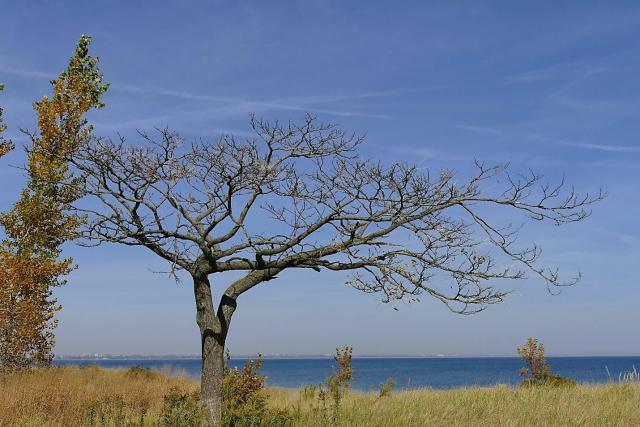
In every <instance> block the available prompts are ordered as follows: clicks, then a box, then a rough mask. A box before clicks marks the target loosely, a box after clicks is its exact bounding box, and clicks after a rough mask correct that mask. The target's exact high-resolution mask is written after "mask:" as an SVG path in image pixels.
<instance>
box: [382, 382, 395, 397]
mask: <svg viewBox="0 0 640 427" xmlns="http://www.w3.org/2000/svg"><path fill="white" fill-rule="evenodd" d="M395 386H396V380H394V379H393V378H389V379H388V380H387V382H384V383H382V384H380V391H379V392H378V397H385V396H389V395H390V394H391V392H392V391H393V388H394V387H395Z"/></svg>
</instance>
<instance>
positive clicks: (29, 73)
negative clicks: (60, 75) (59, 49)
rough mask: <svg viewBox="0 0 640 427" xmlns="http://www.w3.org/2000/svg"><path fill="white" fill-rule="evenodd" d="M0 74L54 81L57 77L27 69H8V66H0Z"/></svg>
mask: <svg viewBox="0 0 640 427" xmlns="http://www.w3.org/2000/svg"><path fill="white" fill-rule="evenodd" d="M0 74H8V75H10V76H16V77H22V78H27V79H48V80H50V79H54V78H55V77H56V76H55V74H53V73H47V72H44V71H39V70H29V69H25V68H15V67H7V66H6V65H0Z"/></svg>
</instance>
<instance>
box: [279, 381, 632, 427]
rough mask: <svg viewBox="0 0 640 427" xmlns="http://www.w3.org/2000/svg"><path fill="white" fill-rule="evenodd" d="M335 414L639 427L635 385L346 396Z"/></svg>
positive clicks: (372, 422)
mask: <svg viewBox="0 0 640 427" xmlns="http://www.w3.org/2000/svg"><path fill="white" fill-rule="evenodd" d="M270 394H271V396H270V403H271V405H272V406H273V407H278V408H287V407H292V406H295V405H300V406H301V414H302V417H301V418H300V420H299V421H298V423H299V424H298V425H305V426H320V425H322V420H321V417H318V416H317V414H316V415H314V414H313V413H312V412H310V411H309V407H310V406H311V405H312V402H309V401H303V400H301V399H300V394H299V393H294V392H292V391H290V390H282V389H276V390H270ZM341 413H342V415H341V421H342V423H341V425H344V426H640V384H610V385H593V386H587V385H580V386H577V387H561V388H548V387H527V388H509V387H506V386H496V387H488V388H469V389H457V390H412V391H402V392H396V393H393V394H392V395H391V396H389V397H384V398H378V397H377V395H375V394H371V393H351V394H350V395H349V396H348V397H347V398H346V399H345V401H344V403H343V404H342V412H341Z"/></svg>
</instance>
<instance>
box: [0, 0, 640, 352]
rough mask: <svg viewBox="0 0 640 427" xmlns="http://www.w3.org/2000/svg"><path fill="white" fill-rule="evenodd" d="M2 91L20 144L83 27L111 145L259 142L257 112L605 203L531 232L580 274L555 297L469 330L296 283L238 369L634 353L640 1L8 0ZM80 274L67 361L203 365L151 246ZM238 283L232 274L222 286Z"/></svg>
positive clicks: (1, 196)
mask: <svg viewBox="0 0 640 427" xmlns="http://www.w3.org/2000/svg"><path fill="white" fill-rule="evenodd" d="M1 22H2V25H0V81H2V82H3V83H5V85H6V90H5V92H3V93H2V95H1V96H0V105H2V106H3V107H4V108H5V109H6V112H5V114H6V121H7V123H8V124H9V126H10V129H9V132H8V133H9V135H10V136H12V137H14V139H15V140H16V142H17V143H18V144H21V143H24V142H25V141H24V139H23V138H22V137H21V136H20V134H19V132H18V131H17V129H19V128H21V127H26V128H31V129H33V128H34V126H35V122H34V113H33V111H32V109H31V103H32V102H33V101H35V100H36V99H38V98H40V97H41V96H42V95H43V94H46V93H49V92H50V87H49V85H48V79H49V78H50V77H51V76H54V75H56V74H57V73H59V72H60V71H61V70H62V69H63V68H64V67H65V65H66V61H67V59H68V57H69V56H70V54H71V52H72V50H73V46H74V44H75V42H76V40H77V38H78V37H79V35H80V34H82V33H88V34H91V35H92V36H93V37H94V43H93V44H92V52H93V53H94V54H97V55H99V56H100V57H101V58H102V65H101V67H102V70H103V71H104V74H105V76H106V80H107V81H109V82H111V83H112V87H111V90H110V91H109V93H108V94H107V95H106V96H105V101H106V103H107V108H105V109H104V110H101V111H99V112H96V113H94V114H92V115H91V120H92V122H93V123H94V124H95V128H96V132H97V133H99V134H103V135H110V134H113V133H114V132H121V133H123V134H125V135H129V136H131V137H134V135H135V130H136V129H152V128H153V127H158V126H159V127H163V126H170V127H171V128H173V129H174V130H177V131H179V132H181V133H183V134H185V135H187V136H189V137H194V138H195V137H210V136H215V135H217V134H219V133H220V132H234V133H236V134H238V135H244V134H246V132H248V123H247V122H248V121H247V118H248V114H249V113H250V112H255V113H257V114H259V115H263V116H265V117H267V118H280V119H289V118H292V119H296V118H300V117H301V115H302V114H303V112H304V111H311V112H314V113H316V114H317V115H318V116H319V117H320V118H321V119H323V120H327V121H333V122H337V123H339V124H340V125H341V126H342V127H343V128H345V129H348V130H352V131H355V132H359V133H360V132H366V133H367V142H366V145H365V146H364V148H363V150H362V154H363V155H364V156H367V157H371V158H382V159H385V160H398V161H411V162H416V163H419V164H420V165H422V166H424V167H428V168H434V169H436V170H439V169H440V168H443V167H447V168H452V169H454V170H456V171H459V172H460V173H462V174H464V173H465V171H469V170H470V168H471V166H472V164H473V160H474V158H478V159H483V160H486V161H488V162H496V163H497V162H504V161H510V162H512V164H513V168H514V169H520V170H528V169H529V168H533V169H535V170H537V171H539V172H542V173H545V174H547V175H548V176H549V177H551V178H554V177H556V178H557V177H559V176H560V175H561V174H562V173H564V174H565V175H566V177H567V180H568V181H570V182H571V183H573V184H575V185H576V187H577V188H579V189H580V190H583V191H594V190H597V189H598V188H599V187H603V188H604V189H606V190H607V192H608V193H609V197H608V198H607V199H606V200H605V201H604V202H603V203H601V204H599V205H598V206H596V208H595V210H594V214H593V216H592V217H591V218H589V219H588V220H587V221H586V222H584V223H581V224H577V225H572V226H567V227H563V228H557V227H553V226H546V227H541V226H539V225H535V226H530V227H527V228H526V229H525V231H524V234H523V237H524V238H526V239H530V240H535V241H536V242H538V243H540V244H541V245H542V246H543V249H544V253H543V259H544V261H545V262H546V263H547V264H550V265H559V266H561V267H562V269H563V271H565V272H567V274H571V273H572V272H575V271H581V272H582V274H583V276H584V278H583V280H582V281H581V282H580V283H579V284H578V285H577V286H575V287H572V288H570V289H566V290H565V291H563V292H562V294H560V295H558V296H551V295H550V294H548V293H547V291H546V288H545V286H544V285H543V284H541V283H539V282H537V281H535V280H531V281H524V282H519V283H512V284H510V285H508V286H511V287H512V288H514V289H515V290H516V293H515V294H514V295H512V296H511V297H510V298H509V299H508V300H507V301H506V302H505V303H504V304H502V305H499V306H493V307H491V308H489V309H488V310H487V311H486V312H483V313H480V314H478V315H474V316H458V315H455V314H452V313H451V312H449V311H448V310H447V308H446V307H444V306H443V305H442V304H440V303H438V302H435V301H430V300H424V301H423V302H421V303H419V304H412V305H400V307H399V308H400V310H399V311H395V310H392V309H391V307H389V306H387V305H384V304H381V303H380V302H379V301H378V300H377V299H376V298H375V297H373V296H370V295H363V294H360V293H359V292H357V291H355V290H353V289H350V288H348V287H346V286H345V285H344V284H343V281H344V277H343V276H340V275H336V274H309V273H306V272H289V273H286V274H283V275H281V276H280V279H279V280H276V281H272V282H269V283H268V284H266V285H264V286H262V287H260V288H257V289H255V290H254V291H252V292H251V293H249V294H246V295H244V296H242V297H241V299H240V301H239V308H238V312H237V314H236V316H235V317H234V323H233V328H232V331H231V335H230V338H229V347H230V349H231V351H232V352H234V353H235V354H252V353H257V352H262V353H267V354H273V353H288V354H325V353H330V352H332V350H333V349H334V348H335V347H336V346H337V345H341V344H347V343H348V344H351V345H353V346H354V348H355V352H356V353H360V354H406V355H418V354H449V355H454V354H455V355H471V354H485V355H488V354H500V355H506V354H514V351H515V347H516V346H517V345H519V344H521V343H522V342H523V341H524V340H525V339H526V337H528V336H535V337H538V338H540V339H541V340H542V341H543V342H544V343H545V344H546V347H547V352H548V353H549V354H554V355H595V354H597V355H613V354H616V355H638V354H640V341H638V339H637V324H638V322H639V321H640V314H639V312H638V303H637V301H640V272H639V270H638V268H637V265H638V261H639V260H640V225H639V223H638V218H640V192H639V191H638V176H639V172H640V164H639V161H640V141H639V140H638V136H639V135H640V119H639V116H640V80H639V79H638V78H637V76H638V72H639V71H640V45H639V44H638V43H637V40H638V39H639V38H640V5H638V4H636V3H634V2H628V3H623V2H619V3H613V2H607V3H606V4H605V3H603V2H601V3H594V4H589V3H588V2H566V3H562V4H559V2H546V3H545V2H531V3H530V5H529V6H526V5H524V4H523V2H504V3H499V2H491V3H488V2H479V1H474V2H468V3H465V2H456V3H455V4H453V2H392V1H389V2H384V1H376V2H365V1H362V2H356V1H334V2H331V1H319V0H316V1H300V2H295V1H289V2H285V1H283V2H258V1H255V2H245V1H239V2H216V1H207V2H204V1H201V2H168V1H167V2H162V1H154V2H145V1H139V2H117V1H109V2H107V1H94V2H80V1H69V2H65V3H64V7H62V6H61V4H60V2H54V1H30V2H22V1H7V2H3V4H2V6H1ZM23 159H24V155H23V154H22V153H21V152H20V150H16V151H15V152H14V153H12V154H11V155H9V156H8V157H7V158H5V159H3V161H2V166H0V209H3V210H4V209H6V208H8V207H9V206H10V205H11V203H13V202H14V201H15V200H16V198H17V196H18V192H19V190H20V187H21V186H22V184H23V182H24V178H23V175H22V172H21V171H20V170H18V169H16V168H11V167H8V165H20V164H22V162H23ZM66 253H67V254H69V255H71V256H73V257H74V258H75V260H76V262H77V263H78V264H79V269H78V270H77V271H76V272H74V273H73V274H72V275H71V277H70V280H69V284H68V285H67V286H66V287H64V288H62V289H59V290H58V291H57V292H56V294H57V296H58V298H59V299H60V302H61V303H62V304H63V306H64V309H63V311H62V312H61V313H60V315H59V318H60V320H61V325H60V327H59V329H58V331H57V335H58V345H57V348H56V351H57V352H58V353H93V352H102V353H138V354H178V353H179V354H196V353H197V352H198V351H199V343H198V341H199V338H198V332H197V327H196V325H195V312H194V303H193V297H192V290H191V287H190V286H189V284H188V283H187V282H185V283H183V284H181V285H176V284H175V283H174V282H173V281H172V280H171V279H170V278H169V277H168V276H166V275H162V274H158V273H154V271H159V270H163V269H166V267H165V266H164V265H163V264H162V262H160V261H158V260H156V259H155V258H154V257H153V256H152V255H149V254H147V253H146V252H145V250H144V249H142V248H126V247H114V246H111V247H101V248H95V249H86V248H80V247H77V246H74V245H69V246H68V247H67V248H66ZM216 280H218V281H219V282H220V284H221V285H222V284H223V282H225V281H226V280H228V278H227V277H222V278H219V279H214V282H213V284H214V286H216Z"/></svg>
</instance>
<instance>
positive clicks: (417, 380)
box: [54, 356, 640, 390]
mask: <svg viewBox="0 0 640 427" xmlns="http://www.w3.org/2000/svg"><path fill="white" fill-rule="evenodd" d="M245 362H246V359H231V361H230V365H232V366H242V365H244V363H245ZM547 362H548V363H549V364H550V365H551V368H552V372H553V373H555V374H558V375H562V376H566V377H569V378H572V379H574V380H576V381H578V382H580V383H602V382H607V381H609V380H610V379H613V380H617V379H618V376H619V374H620V373H621V372H625V371H630V370H632V369H633V366H634V365H635V366H636V368H638V369H640V356H634V357H549V358H547ZM54 363H55V364H57V365H80V366H82V365H91V364H97V365H99V366H101V367H104V368H128V367H131V366H135V365H141V366H144V367H148V368H152V369H157V370H162V369H169V370H171V371H176V372H183V373H186V374H187V375H190V376H193V377H195V378H197V377H199V375H200V360H198V359H119V360H113V359H111V360H104V359H102V360H61V359H58V360H56V361H55V362H54ZM332 365H333V360H332V359H328V358H308V359H307V358H295V359H269V358H267V359H265V360H264V363H263V367H262V370H261V372H262V373H263V374H265V375H266V376H267V383H268V385H272V386H281V387H301V386H304V385H306V384H318V383H320V382H322V381H323V380H324V379H325V378H326V376H327V375H329V374H330V373H331V371H332ZM521 367H522V361H521V360H520V359H519V358H517V357H465V358H449V357H439V358H354V359H353V368H354V382H353V386H354V388H356V389H359V390H371V389H377V388H378V387H379V385H380V383H382V382H385V381H386V380H387V379H389V378H393V379H394V380H395V381H396V388H398V389H408V388H424V387H429V388H435V389H447V388H456V387H472V386H491V385H495V384H510V385H515V384H518V383H519V381H520V379H519V377H518V372H519V370H520V368H521ZM607 368H608V370H609V373H610V375H611V377H609V374H607Z"/></svg>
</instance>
